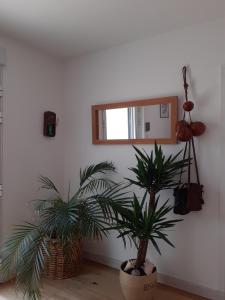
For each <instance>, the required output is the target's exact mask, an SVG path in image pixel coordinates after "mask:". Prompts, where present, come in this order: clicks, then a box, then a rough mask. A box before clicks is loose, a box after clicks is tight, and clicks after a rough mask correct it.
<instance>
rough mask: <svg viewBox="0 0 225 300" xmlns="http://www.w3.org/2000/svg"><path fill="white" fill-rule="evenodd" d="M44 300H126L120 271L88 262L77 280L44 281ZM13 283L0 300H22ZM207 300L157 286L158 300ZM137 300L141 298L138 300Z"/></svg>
mask: <svg viewBox="0 0 225 300" xmlns="http://www.w3.org/2000/svg"><path fill="white" fill-rule="evenodd" d="M42 294H43V300H71V299H73V300H124V298H123V296H122V295H121V291H120V286H119V276H118V271H117V270H114V269H111V268H108V267H106V266H103V265H100V264H97V263H93V262H86V263H85V264H84V266H83V270H82V272H81V274H80V275H79V276H78V277H75V278H73V279H67V280H62V281H50V280H45V282H44V286H43V291H42ZM20 299H23V298H22V297H21V296H19V295H16V294H15V291H14V288H13V284H12V283H7V284H0V300H20ZM191 299H192V300H201V299H202V300H204V299H205V298H202V297H197V296H194V295H191V294H188V293H185V292H182V291H179V290H177V289H174V288H170V287H167V286H164V285H158V286H157V288H156V291H155V300H191ZM137 300H138V299H137Z"/></svg>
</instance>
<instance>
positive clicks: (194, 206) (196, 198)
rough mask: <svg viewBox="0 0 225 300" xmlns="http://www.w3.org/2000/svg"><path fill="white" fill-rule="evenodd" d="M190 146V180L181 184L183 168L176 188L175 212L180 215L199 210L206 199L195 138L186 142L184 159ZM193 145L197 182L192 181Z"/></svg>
mask: <svg viewBox="0 0 225 300" xmlns="http://www.w3.org/2000/svg"><path fill="white" fill-rule="evenodd" d="M187 147H188V159H189V165H188V182H187V184H183V185H181V177H182V173H183V170H181V174H180V181H179V186H178V187H177V188H175V189H174V198H175V203H174V213H175V214H179V215H186V214H188V213H189V212H190V211H199V210H201V209H202V204H203V203H204V200H203V198H202V194H203V186H202V185H201V184H200V179H199V172H198V165H197V159H196V152H195V145H194V139H193V138H192V139H191V140H190V141H188V142H186V145H185V150H184V159H185V157H186V153H187ZM191 147H192V151H193V156H194V165H195V171H196V177H197V183H191Z"/></svg>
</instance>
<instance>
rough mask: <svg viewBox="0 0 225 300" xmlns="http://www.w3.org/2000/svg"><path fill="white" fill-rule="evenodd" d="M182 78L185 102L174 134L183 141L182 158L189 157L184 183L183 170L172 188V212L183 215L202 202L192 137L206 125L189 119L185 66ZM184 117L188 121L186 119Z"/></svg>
mask: <svg viewBox="0 0 225 300" xmlns="http://www.w3.org/2000/svg"><path fill="white" fill-rule="evenodd" d="M182 72H183V80H184V91H185V102H184V104H183V109H184V113H183V120H181V121H178V122H177V125H176V136H177V139H178V141H181V142H185V149H184V156H183V159H187V158H188V159H189V166H188V180H187V182H186V183H182V180H181V178H182V174H183V170H181V173H180V181H179V186H178V187H177V188H176V189H174V197H175V205H174V213H175V214H181V215H185V214H188V213H189V212H190V211H199V210H201V209H202V205H203V203H204V200H203V197H202V194H203V185H201V183H200V178H199V171H198V164H197V158H196V151H195V143H194V137H197V136H201V135H202V134H203V133H204V132H205V130H206V126H205V124H204V123H202V122H193V121H192V119H191V113H190V112H191V111H192V110H193V108H194V103H193V102H192V101H189V100H188V88H189V85H188V83H187V67H186V66H185V67H183V70H182ZM186 118H188V119H189V121H186ZM192 155H193V158H194V167H195V174H196V179H197V180H196V182H195V183H193V182H191V160H192V158H191V156H192Z"/></svg>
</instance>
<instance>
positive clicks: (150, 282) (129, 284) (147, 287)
mask: <svg viewBox="0 0 225 300" xmlns="http://www.w3.org/2000/svg"><path fill="white" fill-rule="evenodd" d="M125 264H126V262H124V263H123V264H122V265H121V267H120V286H121V289H122V293H123V296H124V298H125V299H126V300H153V299H154V290H155V286H156V279H157V272H154V273H152V274H150V275H146V276H134V275H130V274H128V273H126V272H124V271H123V268H124V265H125Z"/></svg>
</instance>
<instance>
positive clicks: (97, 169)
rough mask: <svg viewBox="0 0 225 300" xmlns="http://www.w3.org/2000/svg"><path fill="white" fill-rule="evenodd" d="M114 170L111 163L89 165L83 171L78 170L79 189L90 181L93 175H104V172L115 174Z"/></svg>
mask: <svg viewBox="0 0 225 300" xmlns="http://www.w3.org/2000/svg"><path fill="white" fill-rule="evenodd" d="M115 170H116V169H115V167H114V165H113V163H112V162H108V161H104V162H101V163H98V164H95V165H90V166H88V167H86V168H85V169H84V170H80V187H82V186H83V185H84V183H85V182H86V181H87V180H90V179H92V178H93V176H95V175H98V174H105V173H106V172H115Z"/></svg>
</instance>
